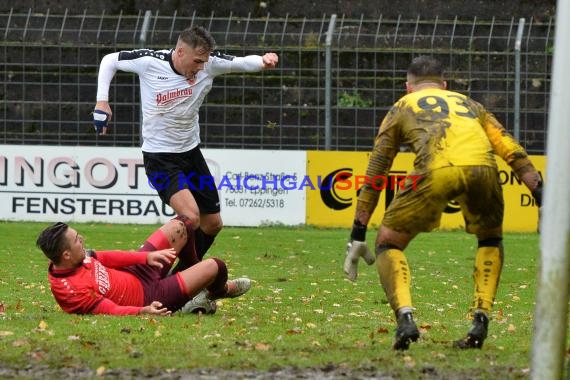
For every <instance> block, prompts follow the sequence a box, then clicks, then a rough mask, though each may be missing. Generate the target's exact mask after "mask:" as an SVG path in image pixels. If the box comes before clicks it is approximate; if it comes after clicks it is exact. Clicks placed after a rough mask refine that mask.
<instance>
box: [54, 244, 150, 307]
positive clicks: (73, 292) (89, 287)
mask: <svg viewBox="0 0 570 380" xmlns="http://www.w3.org/2000/svg"><path fill="white" fill-rule="evenodd" d="M147 254H148V252H130V251H98V252H96V253H95V255H94V257H86V258H85V259H84V260H83V263H82V264H81V266H79V267H77V268H73V269H66V270H58V269H55V268H54V267H53V264H50V266H49V269H48V279H49V282H50V287H51V292H52V294H53V296H54V297H55V300H56V301H57V303H58V304H59V306H61V308H62V309H63V310H64V311H66V312H68V313H74V314H89V313H90V314H113V315H132V314H138V313H139V312H140V310H141V309H142V307H143V306H144V305H143V303H144V292H143V287H142V284H141V282H140V281H139V279H138V278H137V277H135V276H134V275H133V274H131V273H129V272H126V271H123V270H120V269H118V268H121V267H125V266H128V265H134V264H146V262H147V261H146V260H147Z"/></svg>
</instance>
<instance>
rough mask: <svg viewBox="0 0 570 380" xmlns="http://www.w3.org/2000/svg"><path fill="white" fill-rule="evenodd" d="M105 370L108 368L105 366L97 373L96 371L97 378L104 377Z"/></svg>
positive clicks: (98, 369)
mask: <svg viewBox="0 0 570 380" xmlns="http://www.w3.org/2000/svg"><path fill="white" fill-rule="evenodd" d="M105 370H106V368H105V367H103V366H101V367H99V368H97V371H96V373H97V376H103V375H104V374H105Z"/></svg>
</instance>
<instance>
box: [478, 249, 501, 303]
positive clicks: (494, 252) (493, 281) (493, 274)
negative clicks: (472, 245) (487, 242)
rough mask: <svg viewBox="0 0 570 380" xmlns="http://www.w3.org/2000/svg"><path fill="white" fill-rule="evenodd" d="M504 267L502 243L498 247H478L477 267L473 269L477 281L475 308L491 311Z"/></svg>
mask: <svg viewBox="0 0 570 380" xmlns="http://www.w3.org/2000/svg"><path fill="white" fill-rule="evenodd" d="M502 269H503V246H502V244H501V245H499V246H498V247H479V248H478V249H477V254H476V255H475V268H474V269H473V281H474V282H475V295H474V296H475V299H474V303H473V307H474V309H480V310H484V311H486V312H490V311H491V309H492V308H493V302H494V301H495V295H496V294H497V288H498V287H499V279H500V277H501V271H502Z"/></svg>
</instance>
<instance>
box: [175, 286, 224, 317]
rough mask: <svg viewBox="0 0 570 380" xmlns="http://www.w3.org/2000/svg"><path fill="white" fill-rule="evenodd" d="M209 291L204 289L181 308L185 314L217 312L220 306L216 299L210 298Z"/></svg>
mask: <svg viewBox="0 0 570 380" xmlns="http://www.w3.org/2000/svg"><path fill="white" fill-rule="evenodd" d="M208 294H209V292H208V291H207V290H206V289H204V290H202V291H201V292H200V293H198V294H197V295H196V296H195V297H194V298H192V299H191V300H190V301H188V302H186V305H184V306H183V307H182V309H180V312H181V313H185V314H215V313H216V310H217V308H218V305H217V304H216V300H212V299H210V297H209V296H208Z"/></svg>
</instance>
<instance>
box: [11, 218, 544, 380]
mask: <svg viewBox="0 0 570 380" xmlns="http://www.w3.org/2000/svg"><path fill="white" fill-rule="evenodd" d="M46 225H47V224H45V223H10V222H0V236H2V241H1V242H0V302H1V303H2V304H3V308H4V312H3V313H0V344H1V345H2V346H3V347H4V349H2V350H0V367H1V366H8V367H21V366H26V365H29V364H32V365H34V364H38V365H47V366H49V367H53V368H59V367H77V368H84V367H88V368H90V369H92V370H96V369H98V368H105V369H107V370H109V369H117V368H123V369H124V368H127V369H128V368H131V369H135V368H136V369H140V370H149V371H151V370H153V369H159V368H162V369H182V368H184V369H188V368H198V367H208V368H219V369H256V370H262V371H265V370H269V369H271V368H275V367H283V366H297V367H301V368H304V367H319V366H326V365H329V364H333V365H335V366H341V367H346V368H348V369H350V368H362V367H375V368H379V369H380V370H381V371H382V372H383V373H386V374H390V375H392V376H395V377H396V378H400V377H401V378H414V377H416V378H418V377H421V376H422V374H424V375H425V374H426V373H427V374H429V373H431V372H432V371H433V369H434V368H435V370H436V371H437V374H438V375H441V376H446V374H448V375H450V376H457V375H458V374H459V375H461V374H463V375H466V374H467V375H469V376H475V378H526V377H528V367H529V362H530V348H531V342H532V331H533V312H534V295H535V284H536V281H535V280H536V265H537V260H538V257H539V254H538V236H537V235H536V234H507V235H506V236H505V239H504V242H505V247H506V258H505V264H504V268H503V275H502V278H501V285H500V288H499V292H498V295H497V298H496V307H495V309H494V312H493V314H492V320H491V325H490V332H489V334H490V335H489V338H488V339H487V341H486V342H485V346H484V347H483V349H482V350H470V351H457V350H454V349H453V348H452V347H451V343H452V341H453V340H455V339H457V338H460V337H462V336H463V335H464V334H465V333H466V331H467V328H468V326H469V320H468V317H467V312H468V309H469V306H470V304H471V300H472V293H473V284H472V279H471V272H472V267H473V259H474V252H475V239H474V237H473V236H471V235H467V234H465V233H463V232H459V231H458V232H433V233H431V234H422V235H420V236H419V237H418V238H417V239H416V240H415V241H414V242H412V244H411V246H410V247H409V248H408V249H407V251H406V254H407V257H408V261H409V264H410V267H411V270H412V277H413V281H412V296H413V299H414V304H415V307H416V313H415V315H416V319H417V322H418V324H419V325H420V326H421V331H422V337H421V340H420V341H419V342H418V343H417V344H414V345H412V347H411V349H410V350H409V351H407V352H404V353H397V352H394V351H392V350H391V348H390V347H391V344H392V339H393V334H394V328H395V321H394V317H393V314H392V312H391V310H390V308H389V306H388V305H387V302H386V298H385V296H384V293H383V291H382V289H381V287H380V286H379V283H378V278H377V274H376V270H375V267H374V266H366V265H365V263H364V262H363V261H362V262H361V264H360V268H359V269H360V271H359V278H358V281H357V282H356V283H351V282H349V281H347V280H345V279H344V275H343V273H342V261H343V258H344V247H345V244H346V238H347V236H348V233H349V231H348V230H341V229H317V228H309V227H299V228H293V227H290V228H288V227H263V228H230V227H226V228H225V229H224V230H223V231H222V233H221V234H220V236H219V237H218V239H217V240H216V243H215V245H214V246H213V248H212V249H211V251H210V256H216V257H219V258H222V259H223V260H225V261H226V263H227V264H228V267H229V271H230V277H238V276H248V277H250V278H251V279H252V280H253V281H254V285H253V288H252V289H251V291H250V292H249V293H247V294H246V295H245V296H243V297H241V298H237V299H231V300H223V302H222V303H221V305H219V307H218V311H217V313H216V314H215V315H213V316H196V315H173V316H172V317H148V316H133V317H111V316H76V315H68V314H65V313H63V312H62V311H61V310H60V309H59V307H58V306H57V304H56V303H55V301H54V300H53V298H52V295H51V293H50V290H49V286H48V282H47V278H46V268H47V260H46V259H45V257H44V256H43V254H42V253H41V252H40V251H38V250H37V248H36V247H35V239H36V237H37V235H38V233H39V232H40V231H41V230H42V229H43V228H44V227H45V226H46ZM73 227H74V228H76V229H77V230H78V231H79V232H80V233H81V234H82V235H83V236H84V237H85V241H86V243H85V244H86V246H87V247H90V248H95V249H111V248H120V249H136V248H137V247H138V246H139V245H140V244H141V243H142V242H143V241H144V239H145V238H146V237H147V236H148V235H149V234H150V233H151V232H152V231H154V229H155V228H156V227H157V226H150V225H136V226H135V225H108V224H75V225H73ZM374 235H375V232H374V231H370V232H369V234H368V237H367V239H368V241H369V243H371V242H373V241H374ZM467 375H466V376H467Z"/></svg>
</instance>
